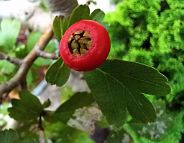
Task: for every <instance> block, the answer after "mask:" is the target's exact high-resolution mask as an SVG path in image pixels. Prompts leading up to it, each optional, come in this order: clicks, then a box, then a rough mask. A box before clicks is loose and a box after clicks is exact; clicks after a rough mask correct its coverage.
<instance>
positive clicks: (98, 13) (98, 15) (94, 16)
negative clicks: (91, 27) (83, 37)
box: [91, 9, 105, 22]
mask: <svg viewBox="0 0 184 143" xmlns="http://www.w3.org/2000/svg"><path fill="white" fill-rule="evenodd" d="M104 16H105V13H104V12H103V11H102V10H100V9H95V10H94V11H93V12H92V13H91V20H95V21H98V22H102V20H103V18H104Z"/></svg>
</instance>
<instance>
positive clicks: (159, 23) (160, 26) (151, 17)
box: [105, 0, 184, 143]
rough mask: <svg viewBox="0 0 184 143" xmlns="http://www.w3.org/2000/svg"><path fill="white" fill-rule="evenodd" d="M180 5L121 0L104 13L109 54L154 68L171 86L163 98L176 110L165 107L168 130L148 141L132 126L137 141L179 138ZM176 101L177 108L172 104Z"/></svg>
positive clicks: (182, 83)
mask: <svg viewBox="0 0 184 143" xmlns="http://www.w3.org/2000/svg"><path fill="white" fill-rule="evenodd" d="M183 8H184V1H180V0H153V1H151V0H123V1H121V2H120V3H119V4H118V5H117V8H116V10H115V11H114V12H111V13H109V14H107V15H106V16H105V22H106V23H107V27H108V30H109V32H110V36H111V39H112V48H111V53H110V57H118V58H121V59H122V60H128V61H136V62H140V63H145V64H147V65H150V66H153V67H155V68H157V69H158V70H159V71H160V72H162V73H163V74H164V75H165V76H167V78H168V79H169V83H170V85H171V89H172V91H171V93H170V94H169V95H167V96H166V97H163V98H162V99H164V101H165V102H166V106H167V107H171V108H172V109H175V110H177V112H176V111H171V110H170V108H166V111H168V112H169V113H168V115H167V116H168V117H171V118H172V119H173V124H172V125H171V126H170V127H169V128H168V129H167V130H171V131H169V132H168V131H167V132H166V131H164V132H165V135H164V136H165V137H163V139H160V141H151V140H149V139H146V138H144V137H141V136H140V135H139V134H138V132H137V131H136V129H132V131H131V132H130V134H131V136H132V137H133V139H134V140H135V142H136V143H152V142H154V143H155V142H159V143H160V142H161V143H165V142H169V143H177V142H179V140H180V138H181V133H182V132H183V129H182V128H183V124H184V123H183V113H182V112H183V111H181V110H180V109H183V94H184V78H183V76H184V65H183V64H184V58H183V57H184V9H183ZM156 101H157V100H156ZM175 103H177V108H175V107H174V106H173V104H175ZM178 111H179V112H178ZM173 114H174V116H173ZM179 116H181V117H180V119H177V118H179ZM176 120H177V122H175V121H176ZM180 121H181V122H180ZM160 123H161V122H160ZM164 123H165V122H164ZM160 125H161V124H160ZM177 126H178V127H177ZM142 127H144V126H142ZM180 127H181V128H180ZM129 129H130V128H128V129H127V130H128V131H129ZM174 133H176V134H177V135H174Z"/></svg>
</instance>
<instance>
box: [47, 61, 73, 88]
mask: <svg viewBox="0 0 184 143" xmlns="http://www.w3.org/2000/svg"><path fill="white" fill-rule="evenodd" d="M69 75H70V69H69V68H68V67H67V66H66V65H65V64H64V63H63V61H62V59H61V58H59V59H58V60H57V61H56V62H55V63H54V64H53V65H51V66H50V68H49V69H48V71H47V73H46V81H47V82H49V83H50V84H52V85H53V84H56V85H57V86H62V85H64V84H65V83H66V81H67V80H68V78H69Z"/></svg>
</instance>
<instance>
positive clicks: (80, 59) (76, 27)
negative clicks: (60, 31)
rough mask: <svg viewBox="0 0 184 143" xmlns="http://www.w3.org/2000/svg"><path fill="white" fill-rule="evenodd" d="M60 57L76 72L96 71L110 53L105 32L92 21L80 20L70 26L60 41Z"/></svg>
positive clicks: (108, 39)
mask: <svg viewBox="0 0 184 143" xmlns="http://www.w3.org/2000/svg"><path fill="white" fill-rule="evenodd" d="M59 50H60V56H61V58H62V59H63V61H64V63H65V64H66V65H68V66H69V67H70V68H72V69H74V70H77V71H89V70H93V69H96V68H97V67H99V66H100V65H102V64H103V63H104V61H105V60H106V58H107V56H108V54H109V51H110V38H109V35H108V32H107V30H106V29H105V28H104V27H103V26H102V25H100V24H99V23H97V22H96V21H92V20H80V21H78V22H76V23H74V24H73V25H72V26H70V27H69V28H68V29H67V31H66V32H65V33H64V35H63V37H62V39H61V41H60V46H59Z"/></svg>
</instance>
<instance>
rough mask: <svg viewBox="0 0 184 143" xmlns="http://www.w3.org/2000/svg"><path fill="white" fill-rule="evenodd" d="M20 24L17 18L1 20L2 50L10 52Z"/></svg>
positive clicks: (0, 44) (0, 38)
mask: <svg viewBox="0 0 184 143" xmlns="http://www.w3.org/2000/svg"><path fill="white" fill-rule="evenodd" d="M20 26H21V24H20V21H18V20H11V19H3V20H2V21H1V31H0V46H2V47H3V51H5V52H10V50H11V49H13V47H14V46H15V42H16V39H17V36H18V34H19V31H20Z"/></svg>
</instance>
